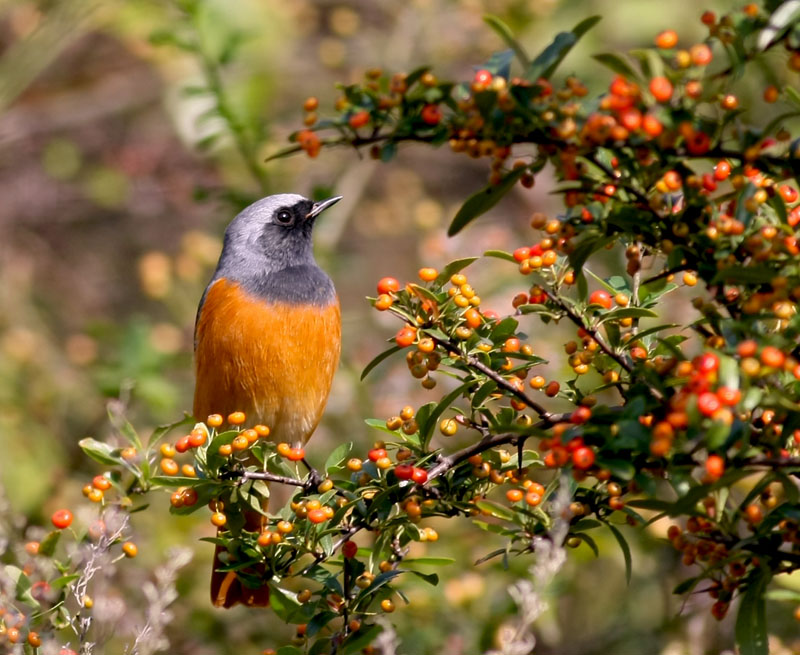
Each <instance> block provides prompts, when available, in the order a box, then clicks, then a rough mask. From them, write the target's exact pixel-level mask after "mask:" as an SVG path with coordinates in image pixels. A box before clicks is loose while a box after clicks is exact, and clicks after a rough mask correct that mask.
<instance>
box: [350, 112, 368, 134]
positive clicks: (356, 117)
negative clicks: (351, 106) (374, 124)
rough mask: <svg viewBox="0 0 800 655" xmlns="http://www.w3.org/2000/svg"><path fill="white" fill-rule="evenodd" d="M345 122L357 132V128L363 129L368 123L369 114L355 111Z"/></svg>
mask: <svg viewBox="0 0 800 655" xmlns="http://www.w3.org/2000/svg"><path fill="white" fill-rule="evenodd" d="M347 122H348V123H349V124H350V127H352V128H353V129H354V130H357V129H358V128H359V127H364V126H365V125H366V124H367V123H369V112H368V111H365V110H362V111H357V112H356V113H355V114H353V115H352V116H350V118H349V119H348V120H347Z"/></svg>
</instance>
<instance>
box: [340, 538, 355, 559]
mask: <svg viewBox="0 0 800 655" xmlns="http://www.w3.org/2000/svg"><path fill="white" fill-rule="evenodd" d="M357 553H358V544H357V543H356V542H355V541H351V540H350V539H348V540H347V541H345V542H344V543H343V544H342V555H344V556H345V557H346V558H347V559H352V558H354V557H355V556H356V554H357Z"/></svg>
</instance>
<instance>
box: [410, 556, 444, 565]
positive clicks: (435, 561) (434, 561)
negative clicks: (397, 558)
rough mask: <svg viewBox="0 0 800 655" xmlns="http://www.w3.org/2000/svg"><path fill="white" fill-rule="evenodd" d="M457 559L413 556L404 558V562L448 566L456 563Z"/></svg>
mask: <svg viewBox="0 0 800 655" xmlns="http://www.w3.org/2000/svg"><path fill="white" fill-rule="evenodd" d="M456 561H457V560H454V559H453V558H452V557H412V558H409V559H404V560H403V564H404V565H405V564H424V565H428V566H447V565H449V564H455V563H456Z"/></svg>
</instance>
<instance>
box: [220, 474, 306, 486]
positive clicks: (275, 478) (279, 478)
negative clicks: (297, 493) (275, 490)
mask: <svg viewBox="0 0 800 655" xmlns="http://www.w3.org/2000/svg"><path fill="white" fill-rule="evenodd" d="M232 474H236V471H233V472H232ZM239 475H241V477H242V484H244V483H245V482H247V481H248V480H266V481H267V482H277V483H279V484H288V485H292V486H295V487H305V486H306V482H305V481H303V480H298V479H297V478H289V477H287V476H285V475H275V474H274V473H267V472H266V471H241V472H240V473H239Z"/></svg>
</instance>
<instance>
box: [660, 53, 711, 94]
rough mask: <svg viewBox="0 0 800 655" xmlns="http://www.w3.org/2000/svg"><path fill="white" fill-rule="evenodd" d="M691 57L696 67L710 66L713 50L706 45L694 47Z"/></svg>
mask: <svg viewBox="0 0 800 655" xmlns="http://www.w3.org/2000/svg"><path fill="white" fill-rule="evenodd" d="M689 55H690V56H691V57H692V63H693V64H694V65H695V66H708V64H710V63H711V60H712V59H713V55H712V54H711V48H709V47H708V46H707V45H706V44H705V43H698V44H697V45H693V46H692V47H691V48H689ZM654 95H655V94H654Z"/></svg>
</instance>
